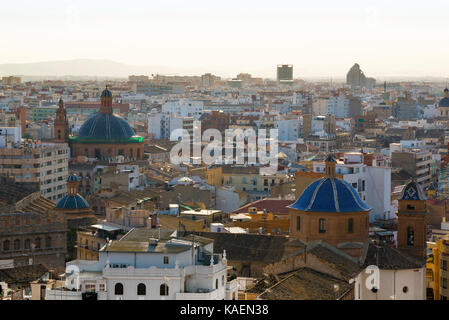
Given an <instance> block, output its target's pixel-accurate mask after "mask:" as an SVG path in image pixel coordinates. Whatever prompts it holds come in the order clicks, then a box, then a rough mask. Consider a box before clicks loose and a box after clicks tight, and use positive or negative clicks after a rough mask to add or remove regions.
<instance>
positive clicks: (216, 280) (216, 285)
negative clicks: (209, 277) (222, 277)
mask: <svg viewBox="0 0 449 320" xmlns="http://www.w3.org/2000/svg"><path fill="white" fill-rule="evenodd" d="M215 289H218V279H215Z"/></svg>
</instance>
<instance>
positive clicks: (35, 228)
mask: <svg viewBox="0 0 449 320" xmlns="http://www.w3.org/2000/svg"><path fill="white" fill-rule="evenodd" d="M24 200H27V201H30V202H31V206H33V207H36V206H40V207H41V208H45V207H47V206H48V203H47V202H49V201H48V200H46V199H44V198H42V197H39V194H32V195H30V196H29V197H27V198H25V199H24ZM53 206H54V204H53ZM48 207H49V206H48ZM20 211H24V212H19V210H18V212H12V213H1V214H0V260H8V259H11V260H14V265H15V266H26V265H29V264H42V265H44V266H45V267H47V268H48V269H55V270H58V271H63V270H64V268H65V258H66V254H67V247H66V237H67V222H66V219H65V216H64V215H61V214H57V213H56V212H54V211H52V210H51V209H47V210H43V211H40V212H37V211H35V210H20Z"/></svg>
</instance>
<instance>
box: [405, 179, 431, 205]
mask: <svg viewBox="0 0 449 320" xmlns="http://www.w3.org/2000/svg"><path fill="white" fill-rule="evenodd" d="M426 199H427V198H426V196H425V195H424V192H423V191H422V189H421V186H420V185H419V184H418V183H416V181H414V180H411V181H409V182H408V183H407V184H406V185H405V186H404V188H403V189H402V192H401V197H400V198H399V200H426Z"/></svg>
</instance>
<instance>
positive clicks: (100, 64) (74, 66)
mask: <svg viewBox="0 0 449 320" xmlns="http://www.w3.org/2000/svg"><path fill="white" fill-rule="evenodd" d="M198 71H201V70H198V68H170V67H162V66H132V65H127V64H123V63H119V62H115V61H110V60H93V59H76V60H65V61H47V62H34V63H13V64H0V76H9V75H17V76H58V77H61V76H78V77H79V76H88V77H96V76H97V77H128V76H129V75H132V74H139V75H140V74H143V75H151V74H156V73H159V74H167V75H168V74H179V75H181V74H185V75H187V74H198Z"/></svg>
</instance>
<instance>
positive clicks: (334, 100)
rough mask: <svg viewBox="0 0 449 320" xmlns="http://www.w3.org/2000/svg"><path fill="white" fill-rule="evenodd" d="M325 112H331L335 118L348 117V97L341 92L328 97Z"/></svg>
mask: <svg viewBox="0 0 449 320" xmlns="http://www.w3.org/2000/svg"><path fill="white" fill-rule="evenodd" d="M326 114H333V115H335V117H336V118H347V117H349V116H350V114H349V99H346V97H345V95H344V94H343V93H340V94H339V95H338V96H332V97H330V98H329V100H327V103H326Z"/></svg>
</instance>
